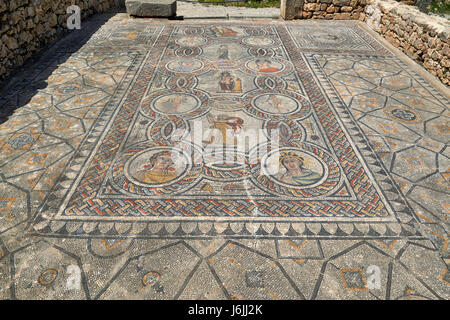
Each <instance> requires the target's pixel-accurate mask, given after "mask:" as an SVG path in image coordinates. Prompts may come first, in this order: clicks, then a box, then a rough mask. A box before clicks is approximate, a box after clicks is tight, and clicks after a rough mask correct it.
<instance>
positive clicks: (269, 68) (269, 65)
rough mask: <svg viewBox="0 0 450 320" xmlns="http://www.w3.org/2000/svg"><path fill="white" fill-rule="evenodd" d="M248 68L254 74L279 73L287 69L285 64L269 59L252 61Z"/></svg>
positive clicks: (247, 65)
mask: <svg viewBox="0 0 450 320" xmlns="http://www.w3.org/2000/svg"><path fill="white" fill-rule="evenodd" d="M246 67H247V68H248V69H250V70H252V71H253V72H256V73H263V74H270V73H277V72H281V71H283V70H284V69H285V65H284V64H283V63H281V62H279V61H275V60H271V59H267V58H256V59H254V60H251V61H249V62H248V63H247V64H246Z"/></svg>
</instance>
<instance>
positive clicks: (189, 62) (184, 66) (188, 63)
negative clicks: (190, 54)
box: [166, 59, 203, 73]
mask: <svg viewBox="0 0 450 320" xmlns="http://www.w3.org/2000/svg"><path fill="white" fill-rule="evenodd" d="M166 68H167V69H168V70H169V71H172V72H177V73H192V72H195V71H199V70H201V69H202V68H203V62H201V61H200V60H197V59H176V60H173V61H170V62H169V63H167V64H166Z"/></svg>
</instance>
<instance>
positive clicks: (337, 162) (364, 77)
mask: <svg viewBox="0 0 450 320" xmlns="http://www.w3.org/2000/svg"><path fill="white" fill-rule="evenodd" d="M330 26H332V28H330ZM83 28H84V30H82V32H74V33H72V34H71V35H69V36H68V37H66V38H65V39H62V40H61V41H60V42H59V43H58V44H56V45H55V46H54V47H53V48H52V49H51V50H50V51H49V52H46V53H44V54H43V55H42V56H41V57H40V58H38V61H37V62H36V63H35V64H33V65H31V67H30V68H29V69H28V70H26V71H24V72H23V73H21V74H19V75H18V76H17V79H16V80H15V82H13V83H12V85H11V86H10V87H9V88H7V90H4V91H2V93H1V95H0V104H1V105H2V107H1V109H0V110H1V114H0V118H1V119H2V121H3V123H2V124H1V125H0V138H1V139H0V150H1V151H0V222H1V223H0V298H2V299H8V298H13V299H14V298H17V299H29V298H38V299H125V298H130V299H133V298H136V299H141V298H145V299H448V298H449V296H450V290H449V285H450V284H449V280H448V278H449V276H448V272H447V270H448V261H449V260H448V259H449V257H450V256H449V249H448V210H449V203H448V189H449V182H448V175H449V172H448V171H449V163H450V162H449V160H448V156H449V154H448V150H447V144H448V135H449V128H448V116H449V114H448V105H449V99H448V92H445V91H442V90H440V89H438V87H436V86H435V85H433V83H432V82H429V81H428V80H426V79H425V78H424V77H423V76H422V75H421V74H420V73H418V72H416V71H415V69H414V68H412V67H411V66H410V65H409V64H408V63H406V62H405V61H404V60H403V59H401V58H400V57H398V56H397V54H396V53H395V52H392V51H391V50H390V49H389V47H388V46H386V45H385V44H384V42H383V41H381V40H379V39H378V38H377V37H376V36H374V35H372V34H371V33H370V32H369V31H367V30H366V29H365V27H364V26H363V25H362V24H358V23H353V22H326V23H319V22H310V21H308V22H307V23H304V22H295V23H280V22H271V23H267V22H264V23H262V22H251V23H250V22H247V23H242V22H241V23H238V22H234V23H233V22H230V23H220V24H218V23H214V24H211V23H207V22H202V23H185V22H181V23H180V22H177V23H162V22H161V21H159V22H158V21H154V20H134V19H129V18H128V17H127V16H126V15H122V14H117V15H113V16H111V15H109V16H108V15H99V16H96V17H94V19H91V20H89V22H87V23H86V24H85V26H84V27H83ZM329 30H332V31H329ZM198 123H201V124H202V125H203V127H205V128H209V129H213V128H214V129H218V130H220V128H222V129H223V128H230V129H232V130H231V131H233V132H234V133H235V135H233V136H232V137H231V138H230V137H229V138H230V139H228V140H227V141H222V142H219V143H217V140H214V139H213V138H212V137H211V136H208V135H205V136H204V137H202V139H201V141H200V144H195V143H193V142H192V141H190V140H188V139H185V138H183V139H181V141H180V140H179V139H178V140H176V139H175V138H174V136H175V133H176V134H178V135H179V134H180V133H181V136H183V137H186V136H189V133H193V131H194V129H195V126H196V125H198ZM274 128H275V129H279V130H280V132H281V134H280V135H281V136H280V156H281V159H283V161H284V160H286V161H287V160H290V163H291V164H292V165H293V166H294V167H295V166H301V165H303V169H304V170H303V172H304V173H303V174H302V175H297V176H296V175H292V174H290V172H289V170H292V167H289V166H288V165H287V164H286V166H284V165H283V166H282V170H281V172H279V173H278V174H273V175H270V174H262V173H261V171H262V169H261V168H262V167H263V166H264V164H265V163H266V162H268V161H269V160H270V159H271V158H270V155H271V153H270V152H272V153H274V152H276V150H275V149H274V150H272V149H270V148H269V153H268V154H267V155H266V156H261V157H256V158H252V161H253V162H251V161H249V160H248V159H250V155H251V150H248V151H247V152H244V153H243V154H240V155H239V154H237V156H239V157H241V159H247V161H241V162H238V161H237V160H236V158H234V159H232V160H230V161H228V162H213V163H212V162H207V161H205V159H204V156H205V153H206V154H207V152H205V150H208V146H211V145H213V146H214V145H215V146H223V145H226V146H231V147H235V145H236V141H237V137H238V134H239V132H240V131H244V129H245V130H251V129H253V130H258V129H262V130H263V132H266V133H270V132H271V130H272V129H274ZM268 136H269V134H268ZM271 143H272V144H273V142H272V141H271V140H270V139H269V143H268V145H269V146H270V145H271ZM262 147H263V146H262V145H260V146H258V148H262ZM264 147H265V145H264ZM258 148H256V149H258ZM186 149H188V150H190V151H191V152H190V153H188V155H186V153H183V152H182V151H183V150H186ZM173 150H178V152H175V153H177V155H178V157H177V158H176V159H177V161H173V160H172V159H173V158H172V157H169V158H167V155H168V151H173ZM151 159H153V160H151ZM156 160H157V161H160V162H161V161H163V160H165V161H167V162H166V163H169V165H168V166H166V168H168V167H169V166H171V168H170V170H166V171H164V170H160V171H158V170H157V169H158V167H156V169H155V165H154V163H155V161H156ZM285 163H286V162H285ZM305 169H306V170H305ZM305 173H306V174H305ZM373 265H376V266H378V267H379V269H380V274H381V280H380V281H381V284H380V287H379V288H377V289H369V286H368V281H369V280H368V279H369V278H370V276H371V273H370V270H371V269H370V267H371V266H373ZM69 266H77V267H78V268H79V270H81V273H80V277H81V286H80V287H79V288H78V289H77V290H67V279H68V277H70V275H71V273H70V268H68V267H69ZM205 283H207V284H208V285H207V286H205Z"/></svg>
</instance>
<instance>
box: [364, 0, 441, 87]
mask: <svg viewBox="0 0 450 320" xmlns="http://www.w3.org/2000/svg"><path fill="white" fill-rule="evenodd" d="M365 22H366V23H367V25H368V26H369V27H370V28H371V29H373V30H374V31H376V32H378V33H379V34H381V35H382V36H383V37H384V38H385V39H386V40H388V41H389V42H390V43H391V44H392V45H394V46H395V47H396V48H398V49H400V50H402V51H403V52H404V53H406V54H407V55H408V56H409V57H411V58H412V59H413V60H415V61H417V62H418V63H420V64H421V65H422V66H423V67H424V68H425V69H427V70H428V71H429V72H430V73H432V74H433V75H435V76H437V77H438V78H439V79H440V80H441V82H442V83H444V84H445V85H447V86H449V85H450V71H449V67H450V47H449V34H450V23H449V21H448V20H447V19H445V18H442V17H439V16H431V15H427V14H425V13H423V12H421V11H419V10H418V9H417V8H415V7H413V6H408V5H405V4H402V3H398V2H396V1H393V0H374V1H372V2H371V3H370V4H369V5H368V6H367V7H366V9H365Z"/></svg>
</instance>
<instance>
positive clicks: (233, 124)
mask: <svg viewBox="0 0 450 320" xmlns="http://www.w3.org/2000/svg"><path fill="white" fill-rule="evenodd" d="M206 118H207V119H208V122H209V123H210V124H211V126H210V127H209V128H210V129H217V130H219V131H220V133H221V135H222V143H223V144H226V142H227V130H229V129H231V130H232V133H233V134H237V133H239V132H240V131H241V130H242V125H243V124H244V120H242V119H241V118H239V117H229V116H227V115H219V116H217V117H214V116H213V115H207V116H206ZM234 140H235V141H234V144H236V139H234ZM215 141H217V140H216V136H212V137H210V138H209V140H204V141H203V142H204V143H207V144H211V143H214V142H215Z"/></svg>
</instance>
